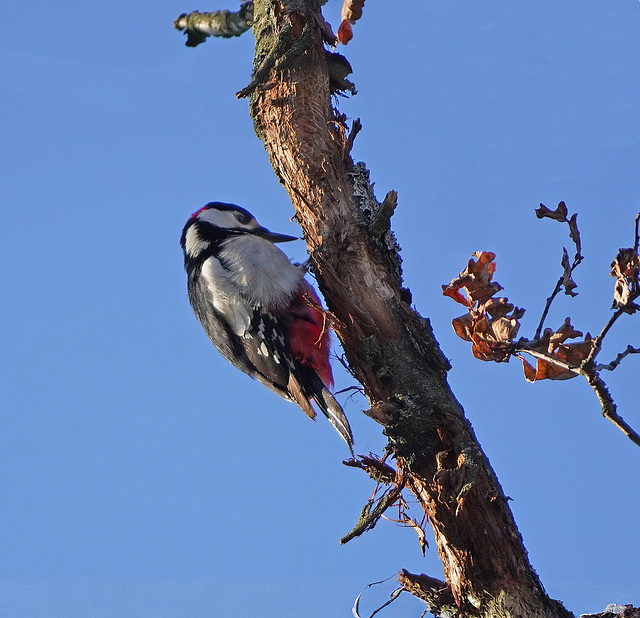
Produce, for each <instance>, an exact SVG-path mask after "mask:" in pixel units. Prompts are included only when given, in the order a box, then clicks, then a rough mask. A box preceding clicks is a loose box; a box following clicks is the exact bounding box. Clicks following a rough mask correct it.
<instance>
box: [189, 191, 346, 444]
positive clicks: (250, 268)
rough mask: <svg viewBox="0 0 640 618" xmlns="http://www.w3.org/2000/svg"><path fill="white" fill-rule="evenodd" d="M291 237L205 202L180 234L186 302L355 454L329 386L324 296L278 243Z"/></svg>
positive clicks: (260, 375)
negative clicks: (325, 421)
mask: <svg viewBox="0 0 640 618" xmlns="http://www.w3.org/2000/svg"><path fill="white" fill-rule="evenodd" d="M292 240H297V239H296V237H295V236H287V235H285V234H277V233H275V232H271V231H270V230H268V229H267V228H265V227H262V226H261V225H260V224H259V223H258V222H257V221H256V219H255V217H254V216H253V215H252V214H251V213H250V212H248V211H247V210H245V209H244V208H241V207H240V206H235V205H234V204H225V203H222V202H211V203H209V204H207V205H206V206H204V207H203V208H201V209H200V210H198V211H197V212H195V213H194V214H193V215H191V217H190V218H189V220H188V221H187V223H186V225H185V226H184V229H183V230H182V237H181V238H180V245H181V246H182V251H183V252H184V265H185V270H186V271H187V290H188V293H189V302H190V303H191V306H192V308H193V311H194V313H195V314H196V317H197V318H198V320H199V321H200V324H202V327H203V328H204V330H205V332H206V333H207V335H208V337H209V339H210V340H211V342H212V343H213V345H214V346H215V347H216V348H217V349H218V351H219V352H220V353H221V354H222V356H224V358H226V359H227V360H228V361H229V362H230V363H232V364H233V365H234V366H235V367H237V368H238V369H240V370H241V371H244V372H245V373H246V374H248V375H250V376H251V377H253V378H255V379H257V380H258V381H259V382H261V383H262V384H264V385H265V386H266V387H268V388H270V389H271V390H272V391H274V392H275V393H277V394H278V395H280V396H281V397H283V398H284V399H287V400H289V401H293V402H294V403H296V404H297V405H298V406H299V407H300V408H301V409H302V411H303V412H304V413H305V414H306V415H307V416H308V417H309V418H311V419H314V418H315V416H316V413H315V410H314V408H313V407H312V405H311V402H314V403H315V404H316V405H317V407H318V408H319V409H320V410H321V411H322V412H323V413H324V415H325V416H326V417H327V418H328V419H329V421H330V422H331V424H332V425H333V426H334V427H335V428H336V429H337V430H338V432H339V433H340V435H341V436H342V437H343V438H344V440H345V442H346V443H347V446H348V447H349V449H350V451H351V454H352V455H353V436H352V434H351V428H350V427H349V421H348V420H347V417H346V416H345V414H344V411H343V410H342V408H341V407H340V404H339V403H338V402H337V401H336V400H335V398H334V396H333V395H332V394H331V392H330V391H329V388H331V386H333V374H332V372H331V366H330V364H329V345H330V342H329V330H328V324H327V321H326V317H325V315H324V313H323V312H322V306H321V303H320V299H319V298H318V295H317V294H316V292H315V290H314V289H313V287H311V285H310V284H309V282H308V281H307V280H306V279H305V278H304V275H305V273H306V269H305V267H304V266H302V265H300V264H292V263H291V261H290V260H289V258H288V257H287V256H286V255H285V254H284V253H283V252H282V251H281V250H280V249H279V248H278V247H277V246H276V244H275V243H281V242H289V241H292Z"/></svg>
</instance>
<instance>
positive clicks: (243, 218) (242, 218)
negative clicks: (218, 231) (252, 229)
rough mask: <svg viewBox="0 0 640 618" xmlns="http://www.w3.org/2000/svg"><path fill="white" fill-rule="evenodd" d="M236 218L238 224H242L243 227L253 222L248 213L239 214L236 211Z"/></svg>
mask: <svg viewBox="0 0 640 618" xmlns="http://www.w3.org/2000/svg"><path fill="white" fill-rule="evenodd" d="M233 215H234V217H235V218H236V221H237V222H238V223H242V225H247V223H249V221H251V219H252V217H251V215H250V214H249V213H248V212H239V211H236V212H234V213H233Z"/></svg>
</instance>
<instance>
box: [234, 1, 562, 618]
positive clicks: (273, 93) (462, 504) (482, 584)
mask: <svg viewBox="0 0 640 618" xmlns="http://www.w3.org/2000/svg"><path fill="white" fill-rule="evenodd" d="M314 4H315V3H313V2H310V1H307V0H298V1H296V2H285V0H281V1H280V2H277V1H273V0H255V3H254V15H255V19H254V24H253V28H254V34H255V37H256V57H255V61H254V62H255V70H254V81H253V82H252V83H251V84H250V86H249V87H248V88H247V89H245V90H244V91H241V93H240V95H241V96H243V95H245V94H251V99H250V101H251V114H252V117H253V119H254V126H255V130H256V133H257V134H258V136H259V137H260V138H261V139H262V140H263V142H264V144H265V148H266V150H267V152H268V154H269V158H270V160H271V164H272V166H273V168H274V170H275V172H276V174H277V176H278V178H279V180H280V182H281V183H282V184H283V185H284V187H285V188H286V190H287V192H288V194H289V196H290V198H291V201H292V203H293V205H294V208H295V212H296V215H295V217H296V219H297V221H298V223H299V224H300V225H301V227H302V230H303V233H304V238H305V240H306V242H307V245H308V249H309V253H310V255H311V258H312V262H313V269H314V272H315V274H316V276H317V280H318V284H319V287H320V289H321V291H322V293H323V294H324V297H325V299H326V302H327V305H328V307H329V310H330V311H331V313H332V314H333V316H334V317H335V320H334V327H335V329H336V332H337V333H338V336H339V338H340V341H341V343H342V346H343V348H344V352H345V356H346V358H347V360H348V363H349V366H350V369H351V370H352V371H353V374H354V376H355V377H356V378H357V380H358V381H359V382H360V383H361V384H362V386H363V388H364V391H365V394H366V396H367V397H368V399H369V402H370V405H371V408H370V410H368V411H367V413H368V414H369V415H370V416H371V417H372V418H374V419H375V420H376V421H377V422H379V423H381V424H382V425H383V426H384V433H385V435H386V436H387V438H388V442H389V444H388V448H389V450H390V451H391V452H392V453H393V455H394V456H395V458H396V461H397V464H398V468H399V470H401V471H402V473H403V474H404V475H405V476H404V478H405V482H406V486H407V487H408V488H409V489H410V490H411V491H412V492H413V493H414V494H415V496H416V497H417V498H418V500H419V502H420V504H421V506H422V508H423V509H424V512H425V513H426V514H427V515H428V518H429V521H430V523H431V525H432V527H433V531H434V534H435V539H436V544H437V548H438V552H439V555H440V557H441V559H442V562H443V565H444V577H445V580H446V586H445V589H438V586H437V585H434V582H437V580H434V579H433V578H429V577H427V576H415V575H411V574H410V573H407V572H406V571H403V572H402V573H401V583H402V585H403V586H405V587H406V589H407V590H410V591H412V592H413V593H414V594H416V595H418V596H420V597H421V598H423V599H425V601H426V602H427V603H428V604H429V606H430V607H431V608H432V609H433V608H435V609H440V610H441V611H443V612H445V613H448V614H450V615H460V616H462V615H464V616H494V617H495V616H532V617H533V616H536V617H537V616H540V617H542V616H549V617H550V616H571V615H572V614H571V613H570V612H568V611H567V610H565V609H564V608H563V607H562V605H561V604H560V603H558V602H556V601H553V600H551V599H549V598H548V597H547V595H546V594H545V592H544V589H543V586H542V584H541V582H540V580H539V579H538V576H537V574H536V573H535V571H534V570H533V568H532V566H531V564H530V563H529V560H528V557H527V552H526V549H525V547H524V545H523V541H522V538H521V535H520V533H519V531H518V528H517V526H516V524H515V521H514V519H513V516H512V513H511V510H510V508H509V505H508V501H507V498H506V496H505V494H504V492H503V490H502V488H501V486H500V484H499V482H498V479H497V478H496V475H495V473H494V472H493V470H492V468H491V466H490V464H489V461H488V459H487V457H486V456H485V454H484V453H483V451H482V449H481V448H480V445H479V443H478V441H477V439H476V437H475V434H474V432H473V429H472V427H471V425H470V423H469V422H468V420H467V419H466V418H465V415H464V412H463V409H462V407H461V405H460V404H459V403H458V401H457V400H456V398H455V397H454V395H453V393H452V392H451V390H450V388H449V385H448V383H447V379H446V374H447V370H448V369H449V364H448V362H447V360H446V358H445V357H444V355H443V354H442V352H441V350H440V348H439V346H438V343H437V341H436V339H435V337H434V335H433V332H432V329H431V326H430V323H429V321H428V320H427V319H425V318H423V317H421V316H420V315H419V314H418V313H417V312H416V311H414V310H413V309H412V308H411V306H410V302H411V301H410V293H409V292H408V290H406V289H405V288H403V287H402V276H401V268H400V258H399V256H398V247H397V245H396V243H395V239H394V237H393V234H392V233H391V231H390V229H389V218H390V215H391V212H392V211H393V207H394V205H395V199H394V198H395V196H394V195H393V194H390V195H389V196H387V198H386V200H385V201H384V202H383V203H382V204H380V203H379V202H378V201H376V199H375V197H374V195H373V190H372V187H371V184H370V182H369V177H368V172H367V170H366V168H365V167H364V165H363V164H354V162H353V160H352V158H351V156H350V153H349V150H350V146H351V144H352V139H353V136H354V135H352V136H351V138H350V136H349V134H348V131H347V127H345V125H344V121H343V119H342V118H341V117H340V115H339V114H338V112H337V111H336V110H335V109H334V108H333V107H332V104H331V88H332V83H331V79H330V70H331V64H332V63H333V62H335V58H332V57H331V56H330V55H327V52H325V49H324V44H323V37H324V38H326V36H327V31H326V28H325V27H324V20H323V18H322V16H321V14H320V11H319V9H318V8H315V6H314ZM434 586H435V587H434ZM438 590H439V592H438ZM438 604H440V605H438Z"/></svg>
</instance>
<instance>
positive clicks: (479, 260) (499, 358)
mask: <svg viewBox="0 0 640 618" xmlns="http://www.w3.org/2000/svg"><path fill="white" fill-rule="evenodd" d="M495 257H496V256H495V253H492V252H491V251H478V252H476V253H474V254H473V258H476V259H475V260H474V259H473V258H472V259H470V260H469V263H468V264H467V267H466V268H465V269H464V270H463V271H462V272H461V273H460V274H459V275H458V276H457V277H456V278H455V279H453V281H451V283H450V284H449V285H443V286H442V293H443V294H444V295H445V296H449V297H451V298H453V299H454V300H455V301H456V302H458V303H460V304H461V305H464V306H465V307H467V308H468V309H469V312H468V313H467V314H465V315H462V316H460V317H457V318H455V319H454V320H453V321H452V326H453V330H454V331H455V333H456V334H457V335H458V337H460V338H461V339H464V340H465V341H470V342H471V343H472V346H471V352H472V353H473V355H474V356H475V357H476V358H478V359H480V360H484V361H495V362H507V361H508V360H509V357H510V355H511V342H512V341H513V339H514V338H515V337H516V335H517V334H518V330H519V328H520V322H518V320H519V319H520V318H521V317H522V316H523V315H524V309H520V308H518V307H514V306H513V304H512V303H510V302H509V300H508V299H507V298H505V297H499V298H493V296H494V295H495V294H496V293H497V292H499V291H500V290H501V289H502V286H501V285H500V284H499V283H497V282H495V281H492V279H493V274H494V273H495V271H496V264H495V262H494V260H495ZM462 292H464V294H463V293H462Z"/></svg>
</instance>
